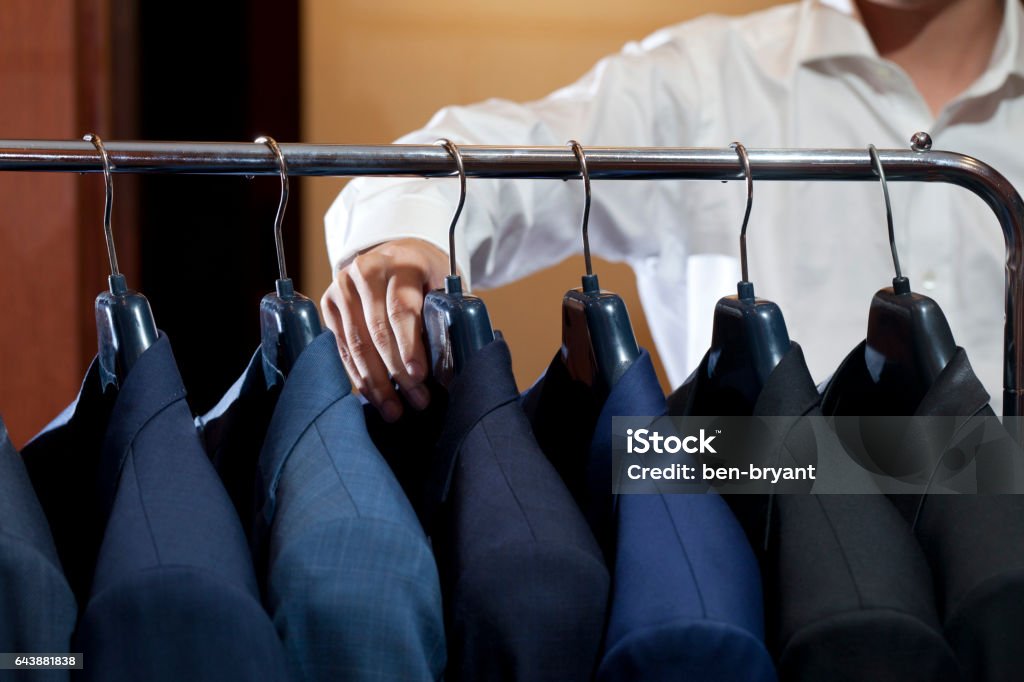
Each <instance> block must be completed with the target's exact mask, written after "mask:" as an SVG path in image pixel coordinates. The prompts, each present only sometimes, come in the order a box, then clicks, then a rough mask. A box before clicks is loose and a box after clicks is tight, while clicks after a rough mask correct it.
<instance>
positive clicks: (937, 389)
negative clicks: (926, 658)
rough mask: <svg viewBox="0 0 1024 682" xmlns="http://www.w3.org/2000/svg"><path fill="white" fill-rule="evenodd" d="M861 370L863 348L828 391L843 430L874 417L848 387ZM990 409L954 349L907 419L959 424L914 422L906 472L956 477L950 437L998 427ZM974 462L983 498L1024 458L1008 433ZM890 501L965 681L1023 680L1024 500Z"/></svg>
mask: <svg viewBox="0 0 1024 682" xmlns="http://www.w3.org/2000/svg"><path fill="white" fill-rule="evenodd" d="M864 371H866V369H865V367H864V344H863V343H862V344H861V345H859V346H858V347H857V348H856V349H854V351H853V352H851V353H850V355H849V356H847V358H846V359H845V360H844V361H843V364H842V365H841V366H840V369H839V370H838V371H837V372H836V374H835V375H834V376H833V378H832V380H831V382H830V383H829V385H828V387H827V388H826V392H825V396H824V405H825V406H826V408H827V410H828V411H829V413H830V414H832V415H834V416H835V418H836V424H837V425H839V426H840V427H842V426H843V425H844V422H845V421H846V420H844V419H841V417H842V416H843V415H857V414H875V413H874V412H866V411H864V410H863V409H862V408H861V405H860V404H859V403H860V401H859V400H858V397H857V396H855V395H851V394H850V393H849V392H848V391H846V390H845V388H844V387H845V385H846V384H847V382H848V381H849V380H850V378H851V377H852V376H854V375H856V374H858V373H862V372H864ZM988 400H989V397H988V394H987V393H986V391H985V389H984V388H983V387H982V385H981V382H979V381H978V378H977V377H976V376H975V374H974V372H973V370H972V369H971V365H970V362H969V361H968V359H967V354H966V353H965V352H964V351H963V349H962V348H958V349H957V351H956V353H955V354H954V356H953V358H952V360H951V361H950V362H949V364H948V365H947V366H946V367H945V369H943V371H942V373H941V374H940V375H939V377H938V378H937V379H936V381H935V383H934V384H933V385H932V386H931V388H930V389H929V390H928V392H927V394H926V395H925V396H924V398H923V399H922V401H921V402H920V404H918V405H916V406H909V409H908V410H907V411H908V412H913V415H914V416H915V417H938V416H942V417H952V418H955V419H947V420H943V421H937V420H917V421H915V422H913V423H912V424H911V425H910V428H908V429H907V432H906V433H905V434H904V436H903V439H902V440H901V442H900V445H899V447H898V448H894V449H893V450H894V451H895V452H896V454H898V455H901V456H903V457H905V463H913V464H917V465H920V466H923V467H928V469H927V470H925V472H926V473H929V472H930V470H931V468H932V467H936V466H938V467H939V470H940V472H942V474H940V475H945V474H952V473H953V472H951V471H949V467H947V466H946V463H948V462H954V463H958V464H960V465H963V466H965V467H966V466H969V465H971V464H972V463H971V462H963V461H962V459H963V458H962V455H960V453H959V452H958V451H957V449H956V448H955V447H954V437H955V436H956V435H959V434H962V433H969V432H971V431H973V430H974V429H975V428H976V427H977V426H978V425H979V424H980V422H981V421H987V422H988V423H990V424H991V423H994V421H995V414H994V412H993V411H992V409H991V408H990V407H989V405H988ZM853 419H854V420H855V421H856V420H858V418H857V417H856V416H854V417H853ZM859 419H861V420H862V419H863V418H859ZM846 426H849V424H846ZM954 428H955V430H956V431H955V433H954V432H953V429H954ZM848 432H849V429H843V430H841V431H840V433H841V435H842V436H843V437H844V442H847V443H848V444H849V445H850V446H851V448H853V447H857V448H858V449H859V451H861V452H864V449H863V448H864V443H850V442H849V438H848V437H847V433H848ZM867 454H868V456H875V458H876V459H878V460H881V459H882V457H883V454H882V453H877V452H876V453H872V452H871V451H870V449H868V451H867ZM975 454H976V459H977V460H978V461H976V462H973V465H974V466H975V468H974V471H975V472H976V474H977V477H978V486H979V488H982V489H984V488H986V487H990V486H994V485H998V483H999V481H998V478H1000V477H1008V476H1014V475H1018V476H1019V465H1020V463H1021V461H1022V460H1024V453H1022V452H1021V451H1020V449H1019V448H1018V447H1017V446H1016V444H1015V443H1014V442H1013V441H1012V439H1011V437H1010V435H1009V434H1008V433H1005V432H1003V433H1001V434H1000V437H999V438H997V439H995V440H992V441H989V442H987V443H986V444H985V445H984V447H982V448H980V449H978V450H976V451H975ZM884 455H885V456H888V455H889V453H888V452H886V453H884ZM950 455H952V457H951V456H950ZM894 501H895V502H896V504H897V506H898V507H899V508H900V510H901V511H902V512H903V514H904V516H905V518H906V520H907V521H908V522H909V523H910V524H912V527H913V531H914V534H915V536H916V537H917V540H918V542H919V543H920V545H921V547H922V548H923V549H924V552H925V555H926V556H927V558H928V563H929V565H930V566H931V570H932V573H933V575H934V576H935V582H936V597H937V603H938V605H939V613H940V616H941V620H942V623H943V626H944V629H945V635H946V638H947V639H948V640H949V643H950V644H951V645H952V647H953V650H954V651H955V652H956V656H957V659H958V660H959V662H960V667H961V670H962V672H963V675H964V677H965V678H966V679H970V680H1011V679H1024V648H1022V647H1021V646H1020V642H1019V637H1018V636H1016V635H1013V634H1011V633H1020V632H1022V631H1024V496H1022V495H983V494H978V495H972V494H966V495H927V496H925V497H923V498H922V497H921V496H910V495H898V496H894Z"/></svg>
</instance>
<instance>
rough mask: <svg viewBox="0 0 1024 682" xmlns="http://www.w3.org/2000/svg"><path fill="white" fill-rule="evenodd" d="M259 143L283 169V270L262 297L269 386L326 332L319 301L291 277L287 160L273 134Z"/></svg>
mask: <svg viewBox="0 0 1024 682" xmlns="http://www.w3.org/2000/svg"><path fill="white" fill-rule="evenodd" d="M256 143H257V144H265V145H267V146H268V147H270V150H271V151H272V152H273V153H274V156H275V157H277V164H278V168H279V169H280V173H281V199H280V201H279V202H278V204H277V215H276V216H275V217H274V245H275V247H276V248H277V268H278V271H279V274H280V277H279V278H278V280H277V282H276V283H275V287H274V288H275V289H276V291H275V292H274V293H270V294H267V295H266V296H264V297H263V300H262V301H260V332H261V343H262V349H263V372H264V374H265V376H266V378H267V384H268V386H273V385H275V384H277V383H280V381H281V380H282V378H283V377H287V376H288V372H289V371H291V368H292V367H293V366H294V365H295V361H296V360H298V359H299V355H301V354H302V351H303V350H305V349H306V346H308V345H309V344H310V343H312V342H313V339H315V338H316V337H317V336H319V335H320V334H321V333H322V332H323V327H322V326H321V325H320V315H319V313H317V309H316V304H314V303H313V301H311V300H309V299H308V298H306V297H305V296H303V295H302V294H300V293H298V292H297V291H295V285H294V284H292V280H291V279H290V278H289V277H288V271H287V268H286V267H285V258H284V240H283V237H282V234H281V230H282V225H283V224H284V211H285V208H287V206H288V164H287V163H285V160H284V154H283V153H282V152H281V147H279V146H278V144H277V141H276V140H274V138H272V137H268V136H266V135H264V136H262V137H258V138H256Z"/></svg>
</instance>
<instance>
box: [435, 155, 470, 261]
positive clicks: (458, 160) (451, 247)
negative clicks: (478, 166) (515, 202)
mask: <svg viewBox="0 0 1024 682" xmlns="http://www.w3.org/2000/svg"><path fill="white" fill-rule="evenodd" d="M437 142H438V144H440V145H442V146H443V147H444V148H445V150H446V151H447V152H448V153H449V154H451V155H452V158H453V159H455V167H456V169H457V171H458V174H459V205H458V207H457V208H456V209H455V215H454V216H453V217H452V224H451V226H450V227H449V228H448V265H449V268H450V269H451V273H452V274H451V277H456V276H457V275H456V273H455V270H456V268H455V225H456V224H457V223H458V222H459V216H460V215H462V207H463V206H465V205H466V167H465V165H463V163H462V152H460V151H459V147H458V145H456V144H455V143H454V142H452V141H451V140H449V139H448V138H441V139H440V140H438V141H437Z"/></svg>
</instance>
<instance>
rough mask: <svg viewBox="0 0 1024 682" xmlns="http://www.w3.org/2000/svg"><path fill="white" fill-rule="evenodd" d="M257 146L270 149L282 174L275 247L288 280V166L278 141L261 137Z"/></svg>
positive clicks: (279, 271)
mask: <svg viewBox="0 0 1024 682" xmlns="http://www.w3.org/2000/svg"><path fill="white" fill-rule="evenodd" d="M255 142H256V144H265V145H267V146H268V147H270V151H272V152H274V156H276V157H277V165H278V169H279V170H280V173H281V199H280V201H278V202H277V215H276V216H275V217H274V246H275V248H276V249H277V270H278V273H279V274H280V276H281V277H280V278H281V279H288V270H287V268H286V267H285V262H284V237H283V236H282V234H281V232H282V228H283V226H284V210H285V208H287V207H288V164H287V163H286V162H285V160H284V152H282V151H281V147H280V146H279V145H278V144H277V140H275V139H274V138H272V137H270V136H269V135H260V136H259V137H257V138H256V140H255Z"/></svg>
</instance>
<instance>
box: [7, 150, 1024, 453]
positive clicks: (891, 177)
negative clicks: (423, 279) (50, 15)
mask: <svg viewBox="0 0 1024 682" xmlns="http://www.w3.org/2000/svg"><path fill="white" fill-rule="evenodd" d="M913 142H914V144H913V146H912V148H911V149H910V150H898V149H880V150H878V154H879V159H880V160H881V163H882V165H883V167H884V169H885V176H886V179H887V180H888V181H889V182H905V181H919V182H946V183H950V184H954V185H959V186H961V187H964V188H966V189H968V190H970V191H972V192H974V193H975V194H977V195H978V196H979V197H981V198H982V199H983V200H984V201H985V203H986V204H988V206H989V208H991V209H992V211H993V212H994V213H995V215H996V218H997V219H998V221H999V225H1000V226H1001V227H1002V230H1003V238H1004V239H1005V242H1006V297H1005V304H1006V324H1005V328H1004V337H1003V370H1004V379H1003V415H1004V416H1021V415H1022V414H1024V202H1022V200H1021V196H1020V194H1019V193H1018V192H1017V190H1016V189H1015V188H1014V187H1013V185H1011V184H1010V183H1009V181H1008V180H1007V179H1006V178H1005V177H1003V176H1002V175H1001V174H1000V173H999V172H998V171H996V170H995V169H994V168H992V167H991V166H989V165H987V164H985V163H982V162H981V161H978V160H977V159H974V158H971V157H969V156H966V155H963V154H956V153H953V152H944V151H932V150H931V140H930V139H929V138H928V136H927V135H925V134H923V133H918V134H916V135H915V136H914V138H913ZM105 147H106V149H107V152H108V154H109V156H110V161H111V163H112V164H113V169H112V170H113V172H115V173H184V174H209V175H243V176H253V175H278V173H279V167H278V162H277V158H276V157H275V156H274V154H273V152H271V151H270V150H269V149H268V148H267V147H266V146H265V145H264V144H262V143H243V142H232V143H222V142H107V143H106V144H105ZM280 147H281V151H282V152H283V153H284V158H285V161H286V162H287V165H288V173H289V175H292V176H422V177H442V176H449V175H453V174H454V167H453V162H452V158H451V156H450V155H449V153H448V152H447V151H446V150H445V149H444V148H443V147H440V146H434V145H376V146H368V145H321V144H282V145H280ZM459 150H460V151H461V152H462V158H463V162H464V164H465V170H466V174H467V175H468V176H472V177H486V178H552V179H561V180H567V179H572V178H578V177H579V162H578V161H577V159H576V157H575V155H574V154H573V152H572V150H571V149H570V148H569V147H568V146H566V147H489V146H486V147H485V146H460V147H459ZM747 152H748V155H749V159H750V169H751V174H752V177H753V179H754V180H758V181H763V180H801V181H817V180H829V181H835V180H859V181H875V182H877V181H878V176H877V175H876V174H875V171H874V169H873V167H872V163H871V157H870V155H869V154H868V151H867V149H866V148H864V149H748V150H747ZM586 158H587V168H588V170H589V173H590V177H591V179H594V180H601V179H616V180H670V179H675V180H738V179H742V177H743V174H742V168H741V166H740V163H739V159H738V158H737V155H736V152H735V151H734V150H733V149H729V148H723V149H710V148H701V149H695V148H694V149H687V148H626V147H587V148H586ZM0 171H44V172H69V173H96V172H102V171H103V163H102V160H101V158H100V155H99V154H98V153H97V151H96V149H95V148H94V147H93V145H92V144H91V143H89V142H84V141H81V142H80V141H58V140H0ZM1015 421H1016V422H1017V424H1015V425H1014V427H1013V429H1012V430H1013V431H1014V432H1015V434H1016V435H1017V437H1018V440H1020V441H1021V442H1024V438H1022V435H1024V428H1022V426H1021V424H1022V423H1024V420H1015Z"/></svg>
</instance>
